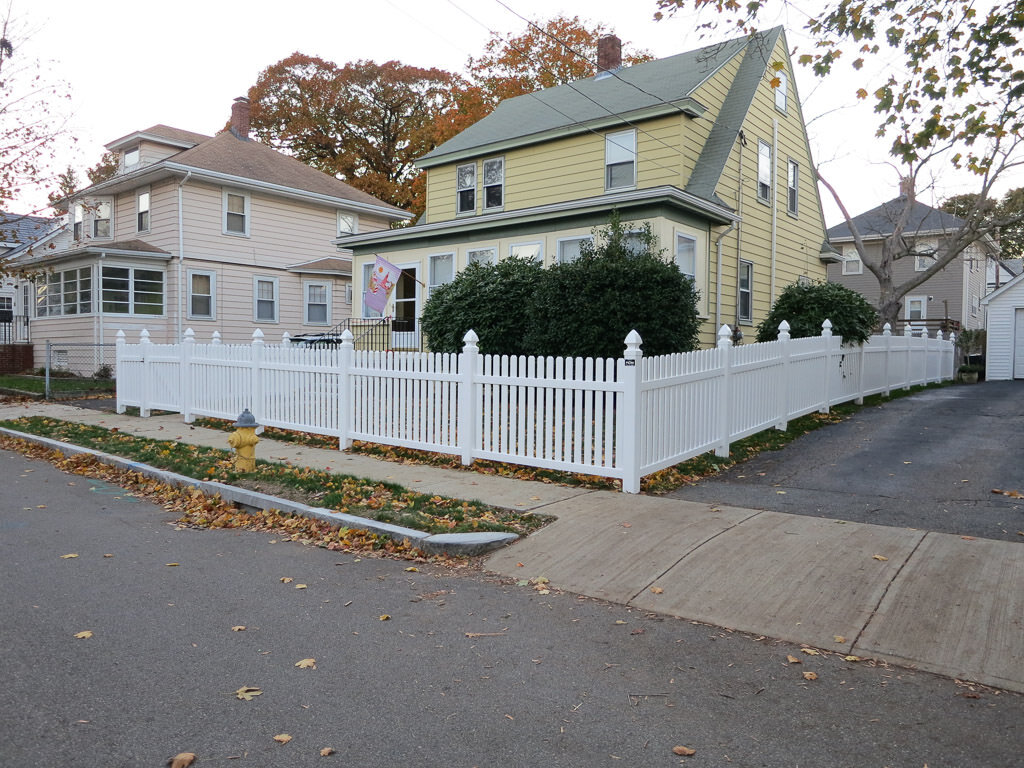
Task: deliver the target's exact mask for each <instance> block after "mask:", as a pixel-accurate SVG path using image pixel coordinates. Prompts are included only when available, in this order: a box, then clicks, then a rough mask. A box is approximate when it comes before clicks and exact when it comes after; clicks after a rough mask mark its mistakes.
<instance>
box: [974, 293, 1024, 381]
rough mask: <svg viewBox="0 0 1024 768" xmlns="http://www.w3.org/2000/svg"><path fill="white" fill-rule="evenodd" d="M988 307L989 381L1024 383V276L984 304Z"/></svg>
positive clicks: (986, 328)
mask: <svg viewBox="0 0 1024 768" xmlns="http://www.w3.org/2000/svg"><path fill="white" fill-rule="evenodd" d="M981 303H982V304H984V305H986V307H987V313H986V320H985V330H986V336H987V341H986V344H985V378H986V379H987V380H988V381H1005V380H1007V379H1024V273H1022V274H1020V275H1017V277H1015V278H1013V279H1012V280H1011V281H1010V282H1008V283H1006V285H1003V286H1002V287H1000V288H997V289H996V290H994V291H992V293H990V294H989V295H988V296H986V297H985V298H983V299H982V300H981Z"/></svg>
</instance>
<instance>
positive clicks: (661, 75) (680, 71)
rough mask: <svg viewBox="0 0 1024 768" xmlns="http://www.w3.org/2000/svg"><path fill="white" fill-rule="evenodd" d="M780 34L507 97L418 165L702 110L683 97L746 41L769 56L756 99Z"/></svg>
mask: <svg viewBox="0 0 1024 768" xmlns="http://www.w3.org/2000/svg"><path fill="white" fill-rule="evenodd" d="M779 34H781V28H776V29H774V30H771V31H770V32H766V33H760V34H759V35H758V36H757V38H756V39H757V40H759V41H760V40H763V39H764V38H765V37H769V38H770V39H769V40H767V41H765V42H767V45H766V44H765V43H760V44H757V43H752V42H751V39H750V38H748V37H741V38H736V39H734V40H727V41H726V42H723V43H715V44H714V45H708V46H705V47H703V48H698V49H697V50H695V51H688V52H686V53H680V54H677V55H675V56H669V57H668V58H664V59H656V60H654V61H648V62H645V63H643V64H636V65H634V66H632V67H626V68H624V69H621V70H619V71H618V72H616V73H615V75H614V76H607V75H605V76H600V75H599V76H596V77H590V78H587V79H585V80H577V81H576V82H574V83H570V84H566V85H559V86H556V87H554V88H548V89H546V90H543V91H537V92H535V93H530V94H526V95H524V96H517V97H515V98H513V99H506V100H505V101H503V102H501V104H499V105H498V108H497V109H495V110H494V112H492V113H491V114H490V115H488V116H487V117H485V118H484V119H483V120H480V121H478V122H476V123H474V124H473V125H471V126H470V127H469V128H467V129H466V130H464V131H462V133H460V134H458V135H457V136H455V137H453V138H451V139H449V140H448V141H446V142H445V143H444V144H441V145H440V146H438V147H436V148H435V149H434V150H433V151H431V152H429V153H427V154H426V155H424V156H423V157H421V158H420V159H419V160H418V161H417V164H418V165H419V166H420V167H424V168H426V167H430V166H434V165H438V164H440V163H444V162H448V161H450V160H452V159H455V158H458V157H461V156H470V155H471V154H473V153H475V152H477V151H479V152H480V153H483V152H486V151H492V150H493V148H495V147H496V146H502V145H508V144H512V143H514V144H527V143H530V142H531V141H541V140H545V139H547V138H549V137H550V136H551V134H552V133H557V132H564V133H565V134H569V133H572V132H576V131H585V130H587V128H586V126H587V125H588V124H590V123H600V122H602V121H605V120H609V119H612V120H615V121H617V122H620V123H621V121H622V120H621V119H622V118H623V117H625V118H627V119H629V118H630V115H631V114H632V113H639V114H643V113H644V112H646V111H650V110H654V109H657V108H683V109H687V108H689V109H693V110H695V111H696V112H698V113H699V112H700V111H701V105H696V104H695V103H691V104H690V105H685V104H679V102H686V100H688V99H691V98H692V94H693V92H694V91H695V90H696V89H697V87H698V86H700V85H701V84H702V83H703V82H704V81H705V80H707V79H708V78H709V77H710V76H711V75H713V74H714V73H715V72H716V71H718V70H719V69H720V68H721V67H722V66H724V65H725V64H726V63H727V62H728V61H729V60H730V59H732V58H733V57H734V56H736V55H738V54H740V53H741V52H743V50H744V49H746V48H747V47H748V45H749V47H750V49H751V50H753V49H755V48H756V49H759V50H761V51H762V52H763V56H764V57H765V58H763V59H762V62H761V69H760V71H758V72H756V76H754V77H752V78H751V81H752V82H751V83H750V84H749V88H746V89H744V90H749V91H750V93H751V98H752V94H753V90H754V89H756V87H757V83H758V82H759V81H760V77H761V74H762V73H763V72H764V66H765V62H766V60H767V58H766V57H767V56H768V54H769V53H770V51H771V46H772V45H774V41H775V39H777V36H778V35H779ZM747 58H750V56H748V57H747ZM748 69H752V68H748ZM730 95H731V94H730ZM748 105H749V99H748ZM744 111H745V110H744Z"/></svg>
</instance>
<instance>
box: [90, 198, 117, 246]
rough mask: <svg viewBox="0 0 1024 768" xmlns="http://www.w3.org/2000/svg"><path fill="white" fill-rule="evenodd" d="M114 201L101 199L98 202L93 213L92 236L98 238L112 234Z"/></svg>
mask: <svg viewBox="0 0 1024 768" xmlns="http://www.w3.org/2000/svg"><path fill="white" fill-rule="evenodd" d="M113 207H114V206H113V203H112V202H111V201H110V200H99V201H97V202H96V209H95V211H94V212H93V215H92V236H93V237H94V238H96V239H97V240H102V239H104V238H109V237H110V236H111V231H112V229H111V226H110V220H111V211H112V209H113Z"/></svg>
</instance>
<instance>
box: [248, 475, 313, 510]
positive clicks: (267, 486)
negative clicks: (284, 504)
mask: <svg viewBox="0 0 1024 768" xmlns="http://www.w3.org/2000/svg"><path fill="white" fill-rule="evenodd" d="M231 484H232V485H234V486H236V487H238V488H245V489H246V490H247V491H256V492H257V493H265V494H267V495H268V496H276V497H278V498H279V499H287V500H288V501H296V502H298V503H299V504H305V505H306V506H309V507H322V506H323V497H324V496H326V495H327V491H319V492H316V493H311V492H308V491H303V490H302V489H301V488H295V487H293V486H290V485H285V484H284V483H278V482H273V481H269V482H268V481H266V480H257V479H255V478H248V477H239V478H236V479H234V480H232V481H231Z"/></svg>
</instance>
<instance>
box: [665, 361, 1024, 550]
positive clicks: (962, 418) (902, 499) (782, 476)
mask: <svg viewBox="0 0 1024 768" xmlns="http://www.w3.org/2000/svg"><path fill="white" fill-rule="evenodd" d="M1022 455H1024V382H1021V381H1000V382H986V383H983V384H979V385H974V386H967V385H958V386H952V387H945V388H942V389H936V390H930V391H926V392H922V393H920V394H917V395H914V396H913V397H908V398H901V399H898V400H892V401H890V402H887V403H885V404H883V405H881V406H877V407H871V408H865V409H863V410H862V411H860V412H858V413H857V414H856V415H855V416H853V417H852V418H850V419H848V420H846V421H844V422H842V423H840V424H835V425H831V426H828V427H826V428H824V429H818V430H816V431H814V432H811V433H809V434H807V435H805V436H803V437H801V438H800V439H799V440H796V441H794V442H793V443H790V444H789V445H788V446H786V447H785V448H783V449H782V450H779V451H772V452H767V453H763V454H761V455H759V456H756V457H755V458H753V459H750V460H749V461H746V462H743V463H742V464H738V465H736V466H735V467H732V468H730V469H728V470H726V471H723V472H722V473H720V474H719V475H717V476H715V477H712V478H709V479H707V480H705V481H702V482H700V483H698V484H697V485H695V486H688V487H684V488H680V489H678V490H676V491H674V492H672V493H671V494H669V495H670V496H673V497H676V498H680V499H686V500H688V501H705V502H710V503H718V504H723V505H731V506H736V507H749V508H752V509H770V510H774V511H777V512H788V513H790V514H794V515H814V516H818V517H827V518H836V519H841V520H852V521H857V522H863V523H876V524H878V525H893V526H902V527H908V528H918V529H923V530H930V531H941V532H944V533H953V534H959V535H966V536H977V537H984V538H988V539H1003V540H1005V541H1017V542H1021V543H1022V544H1024V533H1022V532H1024V497H1022V498H1015V497H1012V496H1005V495H1001V494H995V493H992V491H993V490H995V489H998V490H1000V491H1014V492H1019V493H1021V494H1022V496H1024V462H1022V461H1021V456H1022Z"/></svg>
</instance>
